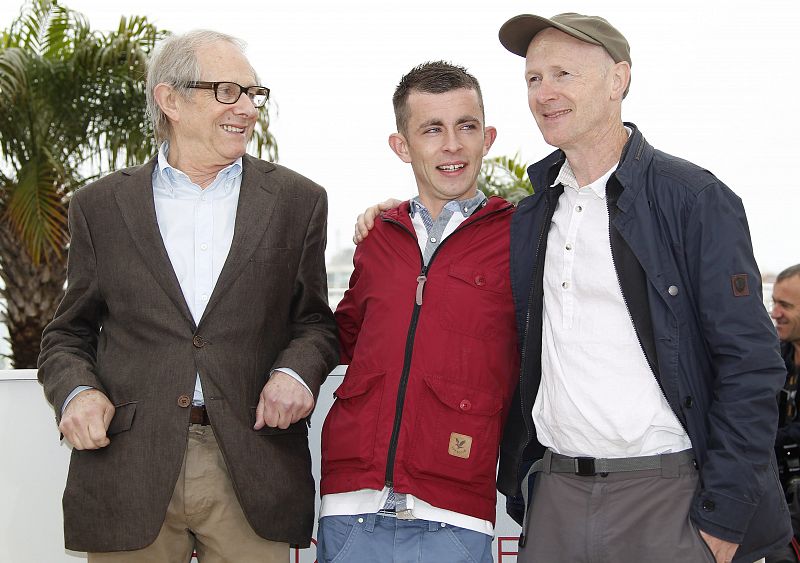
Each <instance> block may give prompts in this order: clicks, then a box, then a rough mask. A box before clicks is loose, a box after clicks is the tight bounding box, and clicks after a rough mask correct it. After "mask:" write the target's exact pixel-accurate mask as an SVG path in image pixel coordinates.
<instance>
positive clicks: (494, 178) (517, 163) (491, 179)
mask: <svg viewBox="0 0 800 563" xmlns="http://www.w3.org/2000/svg"><path fill="white" fill-rule="evenodd" d="M527 168H528V166H527V164H525V163H524V162H522V160H520V155H519V153H517V154H515V155H514V156H511V157H509V156H495V157H492V158H485V159H484V160H483V166H482V167H481V173H480V176H478V189H480V190H481V191H482V192H483V193H485V194H486V195H487V196H489V195H498V196H500V197H502V198H505V199H507V200H508V201H510V202H511V203H517V202H518V201H519V200H521V199H522V198H524V197H525V196H528V195H530V194H532V193H533V186H531V182H530V180H528V172H527Z"/></svg>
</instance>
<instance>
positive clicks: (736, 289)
mask: <svg viewBox="0 0 800 563" xmlns="http://www.w3.org/2000/svg"><path fill="white" fill-rule="evenodd" d="M731 287H733V296H734V297H746V296H748V295H750V284H749V283H748V281H747V274H734V275H732V276H731Z"/></svg>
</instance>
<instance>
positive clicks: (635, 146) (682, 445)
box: [498, 13, 790, 563]
mask: <svg viewBox="0 0 800 563" xmlns="http://www.w3.org/2000/svg"><path fill="white" fill-rule="evenodd" d="M500 41H501V43H502V44H503V45H504V46H505V47H506V48H507V49H508V50H509V51H511V52H512V53H515V54H517V55H519V56H521V57H525V80H526V83H527V88H528V103H529V105H530V109H531V112H532V113H533V116H534V118H535V120H536V123H537V125H538V126H539V129H540V131H541V132H542V135H543V136H544V139H545V140H546V141H547V143H548V144H550V145H553V146H555V147H557V148H558V150H557V151H555V152H554V153H552V154H551V155H549V156H547V157H546V158H545V159H543V160H542V161H541V162H538V163H536V164H534V165H532V166H531V167H530V168H529V169H528V173H529V175H530V179H531V182H532V184H533V187H534V189H535V194H534V195H532V196H530V197H528V198H526V199H525V200H523V201H522V202H520V204H519V207H518V209H517V212H516V213H515V215H514V218H513V221H512V226H511V241H512V242H511V264H512V270H511V276H512V287H513V288H514V292H515V295H514V298H515V301H516V308H517V319H518V328H519V334H520V338H521V344H522V368H521V376H520V385H519V388H518V390H517V393H518V396H517V397H516V400H515V401H514V402H513V404H516V405H518V407H517V408H515V409H512V412H511V414H510V415H509V419H508V422H507V425H506V429H505V436H504V440H503V445H502V448H501V460H500V474H499V477H498V487H499V489H500V490H501V491H502V492H503V493H505V494H506V496H507V497H509V513H510V514H512V516H514V517H515V518H516V519H517V520H518V521H519V522H520V523H521V524H522V525H523V530H522V536H521V537H520V545H521V546H522V548H521V550H520V555H519V559H518V560H519V561H520V562H531V561H547V562H552V561H569V562H581V561H637V562H638V561H648V562H653V561H681V562H687V561H698V562H700V561H717V562H726V561H732V560H735V561H742V562H745V561H746V562H748V563H750V562H752V561H754V560H755V559H758V558H759V557H762V556H763V555H764V554H766V553H767V552H768V551H769V550H770V549H772V548H774V547H777V546H781V545H785V544H786V542H788V541H789V537H790V525H789V518H788V513H787V509H786V506H785V502H784V500H783V495H782V493H781V490H780V485H779V484H778V481H777V477H776V467H775V459H774V455H773V452H772V444H773V441H774V436H775V429H776V423H777V409H776V404H775V394H776V393H777V392H778V390H779V389H780V388H781V386H782V384H783V381H784V378H785V367H784V364H783V361H782V360H781V356H780V354H779V350H778V345H777V338H776V335H775V330H774V328H773V326H772V324H771V323H770V320H769V317H768V315H767V312H766V310H765V308H764V305H763V303H762V299H761V285H760V275H759V270H758V266H757V265H756V261H755V259H754V258H753V252H752V245H751V242H750V234H749V231H748V226H747V219H746V217H745V213H744V209H743V207H742V203H741V200H740V199H739V198H738V197H737V196H736V195H735V194H734V193H733V192H732V191H731V190H730V189H729V188H728V187H727V186H726V185H725V184H723V183H722V182H721V181H720V180H718V179H717V178H716V177H714V176H713V175H712V174H711V173H710V172H708V171H706V170H703V169H702V168H699V167H697V166H695V165H693V164H691V163H689V162H687V161H685V160H681V159H678V158H676V157H673V156H670V155H668V154H665V153H663V152H661V151H658V150H656V149H654V148H653V147H652V146H650V145H649V144H648V143H647V141H646V140H645V139H644V136H643V135H642V133H641V132H640V131H639V129H638V128H637V127H636V126H635V125H634V124H632V123H623V122H622V119H621V104H622V99H623V98H624V97H625V95H626V94H627V92H628V88H629V85H630V75H631V57H630V48H629V46H628V42H627V41H626V39H625V37H624V36H623V35H622V34H621V33H620V32H619V31H617V30H616V29H615V28H614V27H613V26H611V25H610V24H609V23H608V22H607V21H606V20H604V19H602V18H599V17H596V16H584V15H580V14H572V13H570V14H560V15H558V16H554V17H553V18H551V19H546V18H542V17H539V16H533V15H520V16H517V17H514V18H512V19H510V20H509V21H507V22H506V23H505V24H504V25H503V26H502V28H501V29H500ZM523 499H524V502H523ZM534 499H535V502H534Z"/></svg>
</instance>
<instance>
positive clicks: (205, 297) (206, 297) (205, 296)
mask: <svg viewBox="0 0 800 563" xmlns="http://www.w3.org/2000/svg"><path fill="white" fill-rule="evenodd" d="M200 299H202V300H203V301H208V294H206V293H204V294H203V295H201V296H200Z"/></svg>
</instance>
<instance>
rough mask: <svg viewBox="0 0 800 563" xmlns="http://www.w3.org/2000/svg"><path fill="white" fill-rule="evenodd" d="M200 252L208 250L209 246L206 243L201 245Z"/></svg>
mask: <svg viewBox="0 0 800 563" xmlns="http://www.w3.org/2000/svg"><path fill="white" fill-rule="evenodd" d="M200 250H208V245H207V244H206V243H203V244H201V245H200Z"/></svg>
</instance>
